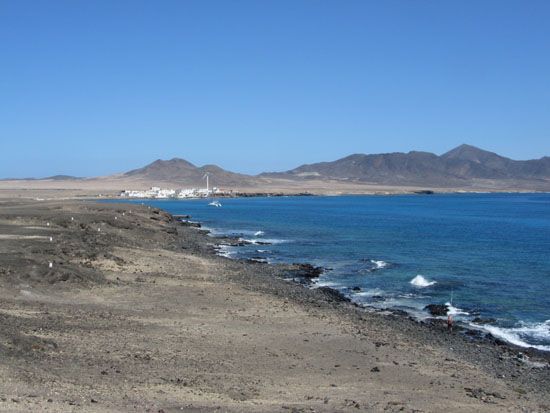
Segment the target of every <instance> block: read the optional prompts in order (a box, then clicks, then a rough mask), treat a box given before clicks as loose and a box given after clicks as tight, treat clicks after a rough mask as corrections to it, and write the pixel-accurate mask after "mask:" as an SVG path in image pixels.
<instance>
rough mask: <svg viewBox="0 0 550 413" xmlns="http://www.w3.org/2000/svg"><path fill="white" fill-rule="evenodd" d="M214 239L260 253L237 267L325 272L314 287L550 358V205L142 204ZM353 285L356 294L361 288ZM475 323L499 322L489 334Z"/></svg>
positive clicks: (475, 200) (458, 199)
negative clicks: (444, 316)
mask: <svg viewBox="0 0 550 413" xmlns="http://www.w3.org/2000/svg"><path fill="white" fill-rule="evenodd" d="M136 202H145V203H146V204H149V205H154V206H156V207H159V208H162V209H164V210H167V211H169V212H171V213H173V214H190V215H192V219H193V220H195V221H200V222H202V223H203V226H204V227H206V228H207V229H210V230H211V231H212V234H213V235H235V236H239V237H241V238H243V239H246V240H249V241H251V242H252V243H253V244H251V245H246V246H243V247H224V248H222V249H220V254H222V255H225V256H227V257H230V258H255V259H258V260H266V261H268V262H270V263H277V262H284V263H293V262H309V263H312V264H315V265H318V266H323V267H326V268H328V270H327V271H326V272H325V273H324V274H323V275H322V276H321V277H320V278H319V280H318V281H317V282H316V284H315V285H323V286H330V287H332V288H335V289H337V290H340V291H342V292H343V293H344V294H346V295H348V296H349V297H351V299H352V300H353V301H355V302H357V303H360V304H363V305H366V306H373V307H378V308H398V309H402V310H406V311H407V312H409V313H411V314H413V315H414V316H416V317H418V318H420V319H422V318H425V317H427V316H428V314H427V313H426V311H425V310H424V307H425V306H426V305H427V304H432V303H436V304H444V303H448V304H449V305H450V308H451V312H452V313H453V314H454V317H455V319H457V320H459V321H461V322H463V323H466V324H469V325H471V326H472V328H483V329H485V330H486V331H488V332H490V333H492V334H493V335H494V336H497V337H500V338H502V339H505V340H507V341H509V342H511V343H514V344H516V345H519V346H532V347H536V348H538V349H541V350H546V351H550V195H548V194H453V195H402V196H339V197H273V198H269V197H266V198H236V199H221V200H220V202H221V203H222V207H221V208H216V207H213V206H210V205H208V201H207V200H204V199H203V200H181V201H174V200H146V201H136ZM354 287H358V288H355V289H354ZM476 317H482V318H491V319H494V320H495V321H494V322H492V323H491V324H487V325H484V326H482V327H480V326H477V325H476V324H473V323H471V321H472V320H473V319H474V318H476Z"/></svg>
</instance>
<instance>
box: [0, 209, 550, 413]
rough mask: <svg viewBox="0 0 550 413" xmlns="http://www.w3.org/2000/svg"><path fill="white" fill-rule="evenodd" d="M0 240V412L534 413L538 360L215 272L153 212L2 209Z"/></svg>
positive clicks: (216, 260) (190, 239) (273, 272)
mask: <svg viewBox="0 0 550 413" xmlns="http://www.w3.org/2000/svg"><path fill="white" fill-rule="evenodd" d="M185 219H190V217H186V218H185ZM199 225H200V224H199ZM0 235H1V236H0V248H1V249H0V287H1V288H0V355H1V358H0V377H2V378H1V379H0V410H10V411H29V410H35V411H36V410H50V411H78V410H82V409H84V410H86V411H130V410H132V411H135V410H136V409H137V410H138V411H154V412H160V411H163V412H167V411H182V410H183V411H201V412H202V411H220V410H221V411H254V412H256V411H260V412H261V411H312V410H313V411H326V412H332V411H358V410H360V411H425V412H426V411H434V412H435V411H441V410H442V409H445V410H448V411H495V412H496V411H503V410H508V411H519V410H525V411H548V410H549V409H550V394H549V390H548V389H549V388H550V369H549V368H548V360H549V359H548V355H547V354H540V352H536V351H531V350H526V349H518V348H514V347H513V346H509V345H506V344H504V343H501V342H498V341H496V340H494V341H491V340H486V339H482V338H480V337H476V336H471V335H469V334H466V333H465V332H464V331H461V330H460V329H457V330H454V331H453V332H452V333H450V332H448V331H447V329H446V326H445V325H444V323H442V322H441V320H438V319H435V320H433V321H430V322H429V323H418V322H416V321H414V320H412V319H410V318H409V317H408V316H407V315H405V314H400V313H399V312H396V311H375V310H373V309H369V308H362V307H358V306H357V305H354V304H353V303H351V302H349V300H347V299H346V298H345V297H342V295H341V294H340V293H338V292H335V291H334V290H331V289H329V288H315V289H310V288H304V287H303V286H302V285H301V283H300V282H298V283H296V282H289V281H288V280H289V278H290V279H292V278H301V279H303V280H307V279H308V278H311V277H313V276H314V275H315V274H317V273H318V271H319V269H317V268H315V267H312V266H310V265H308V264H295V265H268V264H265V263H259V262H243V261H235V260H230V259H227V258H224V257H220V256H217V255H216V251H215V248H216V240H215V239H213V238H212V237H210V236H208V235H207V233H206V232H205V231H204V230H202V229H201V228H200V227H199V226H198V225H188V224H187V223H182V222H180V220H179V219H176V218H175V217H173V216H171V215H169V214H167V213H165V212H164V211H161V210H158V209H156V208H148V207H146V206H136V205H132V204H112V203H101V204H97V203H91V202H76V201H55V202H23V201H19V200H15V201H7V202H6V201H5V202H2V203H1V204H0ZM48 263H52V266H51V267H49V265H48ZM304 282H305V281H304Z"/></svg>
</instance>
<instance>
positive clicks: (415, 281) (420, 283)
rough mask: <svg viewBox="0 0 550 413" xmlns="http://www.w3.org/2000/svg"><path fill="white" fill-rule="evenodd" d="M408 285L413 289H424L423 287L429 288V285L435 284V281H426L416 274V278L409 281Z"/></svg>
mask: <svg viewBox="0 0 550 413" xmlns="http://www.w3.org/2000/svg"><path fill="white" fill-rule="evenodd" d="M410 283H411V284H412V285H414V286H415V287H419V288H424V287H429V286H431V285H434V284H437V281H428V280H427V279H426V278H424V277H423V276H422V275H420V274H418V275H417V276H416V277H414V278H413V279H412V280H411V281H410Z"/></svg>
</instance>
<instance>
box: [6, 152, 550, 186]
mask: <svg viewBox="0 0 550 413" xmlns="http://www.w3.org/2000/svg"><path fill="white" fill-rule="evenodd" d="M205 174H209V175H210V182H211V184H212V185H214V186H218V187H221V188H226V189H236V190H241V191H243V192H247V191H248V192H250V191H252V192H275V191H279V192H289V193H290V192H306V191H311V192H314V193H346V192H357V193H362V192H372V191H375V192H376V191H388V190H389V191H392V188H393V189H396V188H401V189H402V190H405V191H406V190H407V188H409V190H411V189H410V188H415V189H419V188H420V189H422V188H426V189H429V188H433V189H442V190H445V189H452V190H457V189H464V190H472V191H477V190H480V191H483V190H537V191H538V190H540V191H550V157H548V156H545V157H543V158H540V159H533V160H526V161H517V160H513V159H510V158H506V157H503V156H500V155H498V154H496V153H493V152H489V151H485V150H482V149H479V148H476V147H475V146H471V145H460V146H458V147H457V148H454V149H452V150H450V151H449V152H446V153H444V154H442V155H436V154H433V153H430V152H418V151H411V152H407V153H402V152H394V153H383V154H353V155H350V156H346V157H344V158H341V159H337V160H335V161H330V162H319V163H313V164H307V165H301V166H299V167H297V168H295V169H291V170H288V171H285V172H264V173H261V174H259V175H254V176H253V175H246V174H240V173H235V172H231V171H227V170H224V169H222V168H220V167H219V166H216V165H204V166H196V165H193V164H192V163H191V162H188V161H186V160H184V159H181V158H174V159H170V160H161V159H158V160H156V161H154V162H152V163H151V164H149V165H146V166H144V167H142V168H139V169H134V170H131V171H128V172H125V173H119V174H116V175H110V176H104V177H98V178H75V177H70V176H66V175H57V176H54V177H49V178H44V179H42V180H32V179H30V180H26V182H28V183H27V184H23V183H22V182H21V181H25V180H18V181H10V182H18V183H17V186H18V187H21V188H23V187H28V188H31V187H33V188H34V187H36V185H37V183H39V182H43V183H44V184H43V185H49V187H50V188H64V187H67V188H68V187H70V188H72V189H78V188H84V187H88V188H91V187H93V188H98V189H109V190H116V189H145V188H146V187H148V186H169V187H172V188H185V187H202V186H204V184H205V180H204V176H205ZM6 182H8V181H6V180H4V183H5V184H4V186H5V187H9V184H8V183H6ZM12 186H13V185H12Z"/></svg>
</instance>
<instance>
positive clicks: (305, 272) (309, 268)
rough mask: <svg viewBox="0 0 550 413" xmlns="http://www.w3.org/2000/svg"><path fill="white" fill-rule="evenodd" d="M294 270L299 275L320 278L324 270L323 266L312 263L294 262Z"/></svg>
mask: <svg viewBox="0 0 550 413" xmlns="http://www.w3.org/2000/svg"><path fill="white" fill-rule="evenodd" d="M292 267H293V268H292V270H293V271H294V273H295V274H296V276H298V277H303V278H309V279H311V278H318V277H319V276H320V275H321V274H322V273H323V272H324V269H323V267H315V266H314V265H311V264H296V263H295V264H292Z"/></svg>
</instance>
